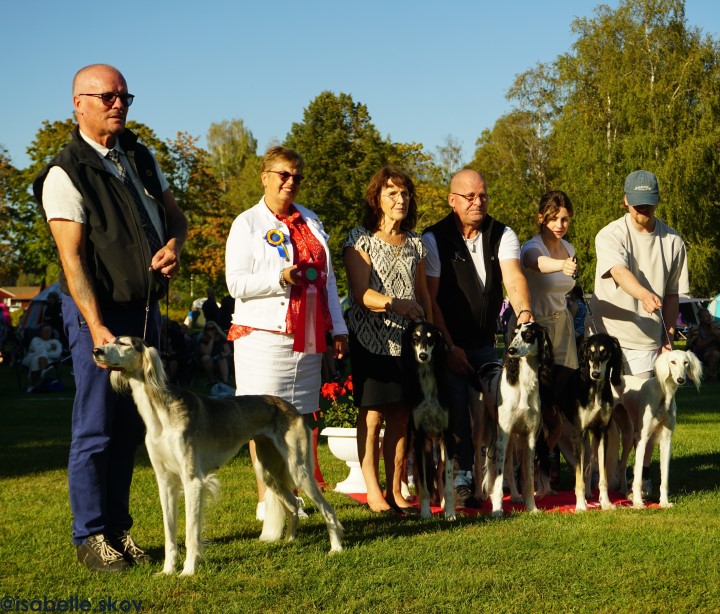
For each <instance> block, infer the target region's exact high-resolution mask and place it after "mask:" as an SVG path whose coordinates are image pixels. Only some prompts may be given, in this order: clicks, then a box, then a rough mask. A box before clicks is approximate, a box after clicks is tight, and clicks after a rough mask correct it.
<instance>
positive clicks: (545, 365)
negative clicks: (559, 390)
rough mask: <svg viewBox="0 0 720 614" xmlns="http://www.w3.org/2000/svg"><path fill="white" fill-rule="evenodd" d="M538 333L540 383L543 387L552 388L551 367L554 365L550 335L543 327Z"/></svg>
mask: <svg viewBox="0 0 720 614" xmlns="http://www.w3.org/2000/svg"><path fill="white" fill-rule="evenodd" d="M540 331H541V339H540V343H539V348H540V373H539V375H540V381H541V382H542V383H543V384H544V385H545V386H548V387H550V386H552V371H553V365H554V364H555V357H554V356H553V347H552V342H551V341H550V335H548V332H547V329H546V328H545V327H544V326H540Z"/></svg>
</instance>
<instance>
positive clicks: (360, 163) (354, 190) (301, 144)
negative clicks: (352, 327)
mask: <svg viewBox="0 0 720 614" xmlns="http://www.w3.org/2000/svg"><path fill="white" fill-rule="evenodd" d="M285 144H286V145H287V146H288V147H293V148H294V149H296V150H297V151H298V152H299V153H300V155H302V156H303V158H304V160H305V171H304V174H305V176H306V179H305V180H304V181H303V186H302V190H301V192H300V196H299V201H300V202H302V203H303V204H307V206H309V207H310V208H311V209H313V210H314V211H315V212H316V213H317V214H318V215H319V216H320V219H321V220H322V222H323V225H324V226H325V229H326V231H328V233H329V234H330V247H331V249H332V251H333V254H334V259H333V264H334V266H335V270H336V273H337V274H338V278H339V281H340V285H341V286H342V290H343V291H344V289H345V282H344V270H343V268H342V266H341V264H342V263H341V261H340V245H341V244H342V241H343V240H344V239H345V235H346V234H347V232H348V230H349V229H350V228H352V227H353V226H356V225H357V224H359V223H360V221H361V220H362V216H363V212H364V208H365V204H364V195H365V189H366V187H367V184H368V181H369V180H370V178H371V177H372V176H373V175H374V174H375V172H376V171H377V170H379V169H380V168H381V167H382V166H383V165H384V164H385V163H386V162H387V161H388V159H389V157H390V154H391V151H392V147H391V146H390V145H389V144H388V143H386V142H385V141H384V140H383V139H382V138H381V136H380V133H379V132H378V131H377V129H376V128H375V126H374V125H373V123H372V121H371V118H370V114H369V113H368V110H367V107H366V106H365V105H364V104H361V103H356V102H354V101H353V99H352V96H350V95H349V94H343V93H341V94H337V95H336V94H333V93H332V92H327V91H326V92H322V93H321V94H320V95H319V96H317V97H316V98H315V99H314V100H313V101H312V102H310V104H309V105H308V106H307V108H306V109H305V111H304V113H303V121H302V122H300V123H295V124H293V125H292V128H291V129H290V133H289V134H288V136H287V138H286V139H285Z"/></svg>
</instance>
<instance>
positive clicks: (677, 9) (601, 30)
mask: <svg viewBox="0 0 720 614" xmlns="http://www.w3.org/2000/svg"><path fill="white" fill-rule="evenodd" d="M572 28H573V31H574V32H575V33H576V35H577V37H578V38H577V40H576V42H575V43H574V45H573V47H572V50H571V51H570V52H568V53H566V54H563V55H561V56H560V57H559V58H558V59H557V60H556V61H555V62H552V63H549V64H541V65H538V66H537V67H535V68H534V69H532V70H529V71H527V72H526V73H523V74H522V75H520V76H519V77H518V78H517V79H516V81H515V84H514V86H513V88H512V89H511V90H510V92H509V97H510V98H511V99H512V100H514V101H515V102H516V103H517V104H518V110H517V112H513V113H512V114H510V115H509V116H504V117H503V118H501V119H500V120H498V122H497V123H496V125H495V127H494V128H493V130H492V132H490V133H486V134H484V135H483V137H481V139H480V141H479V142H478V150H477V153H476V157H475V160H474V162H473V166H474V167H477V168H479V169H480V168H482V169H484V170H485V172H490V173H492V172H493V170H495V168H494V167H501V168H507V169H511V170H512V178H511V179H510V180H509V181H507V182H505V184H506V185H510V184H511V183H512V182H513V181H514V182H515V185H516V186H517V187H518V188H521V187H522V186H523V185H524V186H525V187H526V188H528V189H526V190H525V192H526V193H527V199H528V200H530V201H532V202H536V200H537V196H539V194H540V193H542V191H544V190H545V189H561V190H564V191H565V192H567V193H568V194H569V195H570V197H571V199H572V200H573V204H574V206H575V220H574V221H573V230H572V234H571V239H572V241H573V243H574V244H575V248H576V249H577V251H578V255H579V259H580V262H581V281H582V283H583V286H584V287H585V288H588V289H590V288H591V287H592V281H593V271H594V265H595V248H594V238H595V235H596V234H597V232H598V230H599V229H600V228H601V227H602V226H604V225H605V224H607V223H608V222H609V221H611V220H612V219H615V218H617V217H620V215H621V214H622V213H623V211H624V210H623V209H622V208H621V206H620V205H621V204H622V199H623V182H624V178H625V176H626V175H627V174H628V173H629V172H631V171H633V170H636V169H638V168H645V169H647V170H650V171H652V172H654V173H655V174H656V175H657V176H658V179H659V181H660V191H661V202H660V206H659V208H658V216H659V217H660V218H661V219H664V220H665V221H667V222H668V223H669V224H670V225H671V226H673V227H674V228H675V229H676V230H677V231H678V232H679V233H680V234H681V235H682V236H683V238H684V239H685V241H686V243H687V245H688V250H689V267H690V278H691V285H692V291H693V292H694V293H695V294H697V295H708V294H713V293H716V292H717V291H718V289H720V270H719V269H718V267H717V260H718V250H717V245H718V241H719V240H720V208H718V206H717V205H718V199H719V198H720V197H719V196H718V194H720V174H718V172H717V169H718V163H719V162H720V121H719V120H720V115H719V114H720V78H719V76H720V70H719V61H720V54H719V51H720V48H719V47H718V42H717V41H715V40H713V39H712V38H711V37H709V36H707V37H703V36H702V34H701V33H700V31H699V30H698V29H692V28H688V26H687V25H686V21H685V5H684V2H683V1H682V0H623V1H622V2H621V3H620V4H619V6H618V8H617V9H616V10H613V9H611V8H610V7H608V6H606V5H600V6H599V7H598V8H597V9H596V10H595V16H594V17H592V18H581V19H576V20H575V21H574V22H573V25H572ZM517 113H520V114H521V115H520V116H517V115H516V114H517ZM522 114H526V115H522ZM507 128H512V132H513V134H512V135H510V134H508V130H507ZM503 133H505V135H506V137H509V138H505V139H504V141H505V144H506V146H504V147H502V148H501V149H498V146H499V145H500V144H501V143H502V142H503V137H502V136H501V135H502V134H503ZM518 141H520V142H523V143H524V145H522V146H519V147H518V146H517V145H518ZM511 152H515V153H514V154H511ZM523 152H524V154H525V155H524V156H523V155H520V154H521V153H523ZM493 156H498V157H499V158H500V160H493V159H492V158H493ZM513 156H515V158H514V159H513ZM491 176H492V175H491ZM502 184H503V182H502V181H501V182H498V181H497V177H496V176H493V180H492V183H491V185H490V188H491V192H492V193H493V197H494V200H495V205H497V204H498V203H497V200H498V199H497V198H496V197H495V194H494V191H495V189H496V188H497V187H499V186H502ZM503 191H505V188H503ZM501 198H503V199H507V204H508V206H509V207H513V206H515V207H517V208H518V209H519V208H520V207H521V206H523V205H522V204H513V203H512V201H511V200H510V199H512V198H517V199H518V200H519V201H521V200H522V195H520V194H511V193H510V192H509V191H508V193H507V195H505V194H502V195H501ZM517 214H518V224H519V223H520V222H519V219H520V212H519V211H518V213H517ZM507 217H508V218H510V219H512V215H511V214H510V211H508V212H507ZM504 221H505V220H504ZM521 238H523V237H521Z"/></svg>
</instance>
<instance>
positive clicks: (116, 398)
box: [62, 294, 160, 545]
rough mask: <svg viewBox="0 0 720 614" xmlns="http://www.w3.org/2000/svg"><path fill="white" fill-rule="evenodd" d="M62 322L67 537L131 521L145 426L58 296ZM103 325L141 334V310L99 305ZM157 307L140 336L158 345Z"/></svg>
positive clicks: (121, 527) (70, 304)
mask: <svg viewBox="0 0 720 614" xmlns="http://www.w3.org/2000/svg"><path fill="white" fill-rule="evenodd" d="M62 306H63V323H64V326H65V332H66V334H67V336H68V341H69V342H70V352H71V353H72V359H73V373H74V374H75V387H76V392H75V402H74V404H73V414H72V432H71V435H72V438H71V443H70V458H69V461H68V487H69V490H70V507H71V509H72V514H73V522H72V528H73V542H74V543H75V544H76V545H79V544H82V543H83V542H84V541H85V540H87V538H88V537H90V536H91V535H97V534H98V533H119V532H121V531H126V530H128V529H130V527H131V526H132V517H131V516H130V510H129V507H130V483H131V481H132V474H133V465H134V464H135V451H136V450H137V447H138V445H140V444H141V443H142V440H143V436H144V432H145V426H144V424H143V422H142V420H141V419H140V416H139V414H138V412H137V409H136V408H135V404H134V403H133V400H132V398H131V397H130V396H128V395H127V394H123V395H118V394H117V393H115V392H114V391H113V390H112V389H111V388H110V377H109V373H110V372H109V371H108V370H107V369H101V368H100V367H98V366H97V365H96V364H95V361H94V360H93V357H92V349H93V340H92V336H91V335H90V329H89V328H88V326H87V324H86V323H85V322H84V320H83V318H82V315H81V314H80V310H79V309H78V307H77V305H76V304H75V301H74V300H73V299H72V298H71V297H70V296H67V295H65V294H63V297H62ZM102 316H103V321H104V324H105V326H107V328H108V329H109V330H111V331H112V332H113V333H114V334H116V335H135V336H137V337H142V334H143V328H144V324H145V309H144V307H143V308H141V309H134V310H121V309H112V310H106V309H103V312H102ZM159 331H160V311H159V309H158V306H157V303H156V304H154V305H152V306H151V309H150V315H149V318H148V332H147V338H146V341H147V343H148V344H149V345H154V346H157V345H158V341H159Z"/></svg>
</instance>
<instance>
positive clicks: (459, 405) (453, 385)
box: [448, 345, 498, 471]
mask: <svg viewBox="0 0 720 614" xmlns="http://www.w3.org/2000/svg"><path fill="white" fill-rule="evenodd" d="M465 355H466V356H467V359H468V362H469V363H470V364H471V365H472V366H473V367H475V370H476V371H477V370H478V369H479V368H480V367H482V366H483V365H484V364H486V363H488V362H498V357H497V353H496V352H495V348H494V347H492V346H490V345H487V346H485V347H481V348H476V349H467V350H465ZM448 382H449V384H450V402H451V403H452V411H453V418H454V425H455V426H454V428H453V435H455V438H456V441H457V444H456V446H455V462H456V463H457V469H458V470H460V471H472V468H473V463H474V462H475V446H474V444H473V440H472V426H471V424H470V395H471V394H474V395H479V394H480V392H479V391H477V390H475V389H474V388H472V386H471V385H470V382H469V380H468V378H467V377H464V376H462V375H458V374H457V373H453V372H452V371H450V370H449V369H448Z"/></svg>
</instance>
